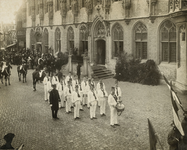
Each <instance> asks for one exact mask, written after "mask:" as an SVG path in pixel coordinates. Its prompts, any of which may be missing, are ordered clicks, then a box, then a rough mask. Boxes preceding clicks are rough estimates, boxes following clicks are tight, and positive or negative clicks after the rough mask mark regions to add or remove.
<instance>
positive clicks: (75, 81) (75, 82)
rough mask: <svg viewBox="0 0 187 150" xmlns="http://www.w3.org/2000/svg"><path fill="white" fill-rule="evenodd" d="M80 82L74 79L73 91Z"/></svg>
mask: <svg viewBox="0 0 187 150" xmlns="http://www.w3.org/2000/svg"><path fill="white" fill-rule="evenodd" d="M77 84H79V81H78V80H72V87H73V91H75V85H77Z"/></svg>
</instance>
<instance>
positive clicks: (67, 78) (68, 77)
mask: <svg viewBox="0 0 187 150" xmlns="http://www.w3.org/2000/svg"><path fill="white" fill-rule="evenodd" d="M70 78H71V79H72V80H73V78H72V76H69V75H68V76H67V77H66V79H65V82H66V85H68V81H69V79H70Z"/></svg>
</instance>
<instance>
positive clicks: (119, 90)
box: [115, 80, 121, 101]
mask: <svg viewBox="0 0 187 150" xmlns="http://www.w3.org/2000/svg"><path fill="white" fill-rule="evenodd" d="M115 94H116V96H117V98H118V100H119V101H121V88H120V87H119V86H118V80H116V81H115Z"/></svg>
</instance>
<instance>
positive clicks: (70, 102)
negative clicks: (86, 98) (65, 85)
mask: <svg viewBox="0 0 187 150" xmlns="http://www.w3.org/2000/svg"><path fill="white" fill-rule="evenodd" d="M71 104H72V99H71V96H67V101H66V112H69V111H71Z"/></svg>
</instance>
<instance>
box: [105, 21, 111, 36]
mask: <svg viewBox="0 0 187 150" xmlns="http://www.w3.org/2000/svg"><path fill="white" fill-rule="evenodd" d="M104 23H105V26H106V35H107V36H110V22H108V21H104Z"/></svg>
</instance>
